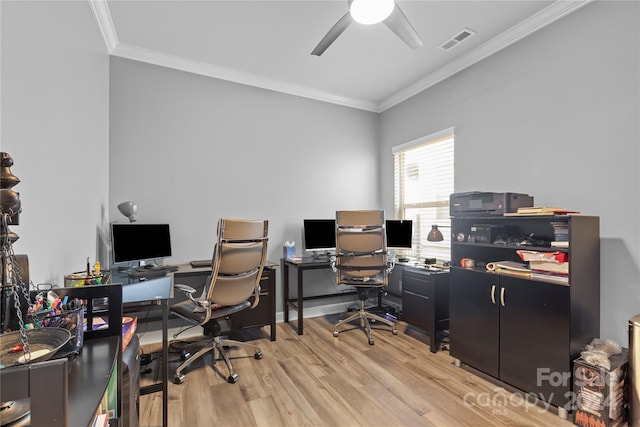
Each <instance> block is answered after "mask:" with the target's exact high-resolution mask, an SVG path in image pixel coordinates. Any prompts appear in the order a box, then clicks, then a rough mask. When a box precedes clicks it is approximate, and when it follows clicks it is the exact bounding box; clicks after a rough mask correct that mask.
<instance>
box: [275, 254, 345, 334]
mask: <svg viewBox="0 0 640 427" xmlns="http://www.w3.org/2000/svg"><path fill="white" fill-rule="evenodd" d="M280 264H281V267H282V287H283V291H282V294H283V298H284V304H283V308H284V321H285V323H288V322H289V307H291V308H293V309H294V310H295V311H296V312H297V313H298V335H302V334H303V332H304V320H303V317H304V300H310V299H318V298H329V297H335V296H343V295H349V294H352V293H355V292H342V293H337V294H336V293H333V294H324V295H316V296H311V297H305V296H304V291H303V290H304V285H303V277H304V272H305V271H307V270H320V269H324V268H331V263H330V262H329V260H326V261H324V260H322V261H320V260H314V259H312V258H296V259H291V258H282V259H280ZM289 269H293V270H295V274H296V276H297V278H298V293H297V295H296V297H295V298H290V297H289Z"/></svg>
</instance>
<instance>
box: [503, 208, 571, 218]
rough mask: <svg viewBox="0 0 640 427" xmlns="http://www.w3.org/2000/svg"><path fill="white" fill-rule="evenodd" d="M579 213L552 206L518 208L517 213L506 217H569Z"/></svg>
mask: <svg viewBox="0 0 640 427" xmlns="http://www.w3.org/2000/svg"><path fill="white" fill-rule="evenodd" d="M577 213H580V212H578V211H571V210H568V209H564V208H556V207H550V206H527V207H521V208H518V210H517V211H516V212H508V213H505V214H504V216H535V215H540V216H544V215H568V214H577Z"/></svg>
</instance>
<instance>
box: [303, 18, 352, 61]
mask: <svg viewBox="0 0 640 427" xmlns="http://www.w3.org/2000/svg"><path fill="white" fill-rule="evenodd" d="M351 22H353V18H352V17H351V13H349V12H347V13H346V14H345V15H344V16H343V17H342V18H340V20H339V21H338V22H336V24H335V25H334V26H333V27H331V29H330V30H329V32H328V33H327V34H326V35H325V36H324V37H323V38H322V40H320V43H318V45H317V46H316V47H315V49H313V51H311V55H316V56H320V55H322V54H323V53H324V51H325V50H327V48H328V47H329V46H331V43H333V42H334V41H336V39H337V38H338V36H339V35H340V34H342V32H343V31H344V30H346V29H347V27H348V26H349V24H351Z"/></svg>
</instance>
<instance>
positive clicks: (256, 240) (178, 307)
mask: <svg viewBox="0 0 640 427" xmlns="http://www.w3.org/2000/svg"><path fill="white" fill-rule="evenodd" d="M267 229H268V221H263V220H240V219H221V220H220V221H219V222H218V241H217V244H216V247H215V249H214V253H213V260H212V272H211V276H210V277H209V279H208V280H209V283H208V285H207V286H205V289H204V291H203V292H202V295H201V296H200V297H199V298H195V297H194V295H193V294H194V293H195V289H193V288H191V287H190V286H186V285H179V284H176V285H175V286H174V287H175V288H177V289H180V290H182V291H183V292H185V293H186V294H187V297H188V300H186V301H182V302H179V303H176V304H173V305H172V306H171V312H172V313H174V314H176V315H178V316H180V317H182V318H184V319H187V320H189V321H191V322H193V323H194V324H199V325H201V326H203V328H204V332H205V334H206V335H209V336H211V338H210V339H208V340H207V345H205V347H203V348H202V349H200V350H199V351H198V352H196V353H195V354H193V355H191V356H189V357H188V358H187V359H186V360H185V361H184V362H183V363H182V364H181V365H180V366H179V367H178V368H177V369H176V373H175V377H174V382H175V383H176V384H181V383H182V382H183V381H184V378H185V375H184V374H183V371H184V370H185V369H186V368H187V367H188V366H189V365H190V364H191V363H193V362H194V361H196V360H198V359H199V358H200V357H202V356H203V355H205V354H206V353H208V352H210V351H212V352H213V363H214V364H215V363H216V357H215V356H216V355H215V351H216V350H217V351H218V353H219V354H220V358H222V359H223V360H224V362H225V363H226V365H227V369H228V370H229V376H228V377H227V382H229V383H235V382H236V381H238V374H237V373H236V372H235V371H234V370H233V366H232V365H231V361H230V360H229V356H228V355H227V353H226V351H225V349H224V347H236V346H238V347H239V346H244V347H248V348H251V349H253V350H254V352H255V353H254V358H256V359H261V358H262V351H261V350H260V348H259V347H258V346H256V345H253V344H249V343H245V342H241V341H234V340H228V339H221V337H220V332H221V331H220V324H219V323H218V319H220V318H224V317H226V316H229V315H230V314H233V313H236V312H238V311H241V310H245V309H248V308H253V307H255V306H256V305H257V304H258V300H259V296H260V286H259V283H260V277H261V276H262V270H263V268H264V264H265V260H266V256H267V240H268V238H267ZM251 296H253V297H254V300H253V303H251V302H250V301H249V300H250V298H251ZM218 360H219V359H218Z"/></svg>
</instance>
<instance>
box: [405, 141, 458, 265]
mask: <svg viewBox="0 0 640 427" xmlns="http://www.w3.org/2000/svg"><path fill="white" fill-rule="evenodd" d="M453 148H454V134H453V128H450V129H446V130H444V131H442V132H438V133H435V134H432V135H428V136H426V137H423V138H419V139H417V140H415V141H411V142H408V143H406V144H402V145H399V146H396V147H394V148H393V150H392V151H393V163H394V166H393V169H394V210H395V212H394V215H395V218H396V219H410V220H412V221H413V245H412V249H411V253H410V256H412V257H416V258H417V259H419V260H421V259H423V258H436V259H437V260H438V262H442V261H444V260H447V261H448V260H449V257H450V243H451V221H450V219H449V195H450V194H451V193H453V165H454V159H453V152H454V151H453ZM432 225H437V226H438V228H439V229H440V231H441V232H442V235H443V236H444V240H443V241H441V242H429V241H428V240H427V234H428V233H429V231H430V230H431V226H432Z"/></svg>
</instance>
